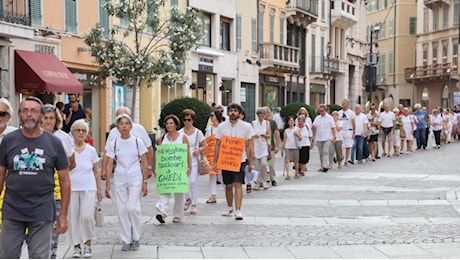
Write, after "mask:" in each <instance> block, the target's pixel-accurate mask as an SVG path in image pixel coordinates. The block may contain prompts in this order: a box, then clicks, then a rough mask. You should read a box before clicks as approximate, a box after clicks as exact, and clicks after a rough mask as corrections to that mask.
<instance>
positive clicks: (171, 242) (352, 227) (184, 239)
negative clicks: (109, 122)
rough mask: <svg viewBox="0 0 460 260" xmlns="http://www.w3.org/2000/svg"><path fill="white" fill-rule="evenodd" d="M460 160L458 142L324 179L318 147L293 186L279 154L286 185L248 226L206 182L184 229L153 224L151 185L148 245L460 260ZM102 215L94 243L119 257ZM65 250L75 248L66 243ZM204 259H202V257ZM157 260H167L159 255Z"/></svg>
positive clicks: (268, 197)
mask: <svg viewBox="0 0 460 260" xmlns="http://www.w3.org/2000/svg"><path fill="white" fill-rule="evenodd" d="M458 154H460V143H452V144H449V145H445V146H443V147H442V148H441V149H439V150H438V149H431V148H429V149H427V150H425V151H423V150H422V151H416V152H413V153H411V154H408V155H407V154H404V155H400V156H398V157H396V156H393V157H390V158H382V159H380V160H377V161H376V162H365V163H363V164H361V165H358V164H355V165H350V166H348V167H344V168H342V169H340V170H338V169H336V165H334V169H333V170H331V171H329V172H327V173H322V172H321V173H320V172H317V171H316V169H318V168H319V156H318V152H317V148H316V147H315V148H314V149H313V150H312V152H311V157H310V158H311V159H310V163H309V165H308V169H309V170H308V172H307V173H306V176H305V177H302V178H300V179H294V178H291V180H289V181H286V180H284V177H283V170H282V167H281V158H280V157H279V155H277V157H276V170H277V180H278V186H277V187H272V186H270V188H269V189H268V190H265V191H253V192H252V193H250V194H246V193H245V194H244V199H243V208H242V211H243V214H244V220H242V221H236V220H234V219H233V218H232V217H222V216H221V215H220V214H221V212H222V210H223V209H224V208H225V206H226V203H225V202H224V189H223V185H218V195H217V197H218V202H217V203H216V204H206V203H205V201H206V199H207V198H208V197H209V186H208V177H207V176H200V177H199V203H198V214H196V215H190V214H189V213H185V218H184V219H183V222H182V223H180V224H172V223H171V218H168V219H167V224H164V225H160V224H158V223H157V221H156V220H155V218H154V215H155V214H156V211H155V210H154V205H155V203H156V202H157V201H158V195H156V194H154V192H155V189H154V185H155V184H154V181H153V180H150V183H149V186H150V194H149V195H148V196H147V197H146V198H143V199H142V222H143V224H142V236H141V244H142V245H143V246H146V247H148V246H153V247H156V248H158V250H160V248H163V247H166V248H168V247H185V248H227V247H228V248H236V247H254V248H258V247H261V248H267V249H268V248H271V247H286V248H287V247H289V248H290V252H292V247H294V248H303V247H308V248H310V247H309V246H328V247H330V248H332V247H334V246H342V245H349V246H360V245H363V246H372V250H375V248H384V246H383V245H384V244H385V245H400V247H401V248H405V247H404V245H408V246H409V245H410V246H412V245H424V246H425V247H428V248H430V246H429V245H430V244H433V245H444V244H446V245H448V244H450V245H454V247H455V248H457V247H458V254H459V255H458V256H459V257H460V213H459V212H460V201H459V199H458V198H459V197H460V170H459V169H460V167H458V165H459V164H458V158H459V157H458ZM171 207H172V205H170V208H171ZM103 209H104V214H105V225H104V227H98V228H96V236H97V238H96V239H95V240H94V242H93V243H94V244H95V245H97V246H111V248H114V249H113V250H114V251H113V252H115V251H117V250H118V245H119V238H118V222H117V218H116V214H115V213H114V208H113V204H112V202H111V201H110V200H108V199H104V200H103ZM170 210H172V209H170ZM61 245H62V246H61V248H65V247H66V246H67V244H66V243H65V239H64V236H62V238H61ZM426 245H428V246H426ZM113 246H115V247H113ZM310 249H311V248H310ZM310 249H309V250H310ZM158 250H156V251H155V252H159V251H158ZM299 250H300V249H299ZM417 250H418V249H417ZM430 250H431V249H430ZM432 250H438V248H435V249H432ZM439 250H440V249H439ZM452 250H453V249H452ZM455 250H457V249H455ZM243 251H245V252H246V253H247V250H246V249H244V250H243ZM441 251H442V250H441ZM441 251H439V252H441ZM61 252H63V253H65V251H62V249H61ZM200 252H201V253H202V254H204V253H203V252H204V251H203V249H201V251H200ZM452 252H454V251H452ZM248 254H249V253H248ZM455 254H457V251H455ZM173 256H177V255H173ZM329 256H330V257H332V258H335V257H334V256H333V255H329ZM409 256H410V255H409ZM65 257H66V258H67V257H69V255H68V253H67V254H66V255H65ZM101 257H103V258H111V257H114V255H110V256H107V257H105V256H101ZM133 257H134V256H133ZM152 257H154V258H155V257H159V258H161V256H160V255H158V254H157V255H156V256H152ZM184 257H186V256H184ZM198 257H199V256H198ZM249 257H251V255H249ZM179 258H181V257H180V256H179ZM204 258H206V256H205V257H204Z"/></svg>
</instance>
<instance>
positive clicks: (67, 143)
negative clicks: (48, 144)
mask: <svg viewBox="0 0 460 260" xmlns="http://www.w3.org/2000/svg"><path fill="white" fill-rule="evenodd" d="M53 134H54V136H56V137H57V138H59V140H61V143H62V145H63V146H64V150H65V154H66V156H67V158H69V157H70V156H72V154H73V152H74V148H75V144H74V142H73V139H72V137H71V136H70V135H69V134H68V133H66V132H64V131H62V130H57V131H54V133H53Z"/></svg>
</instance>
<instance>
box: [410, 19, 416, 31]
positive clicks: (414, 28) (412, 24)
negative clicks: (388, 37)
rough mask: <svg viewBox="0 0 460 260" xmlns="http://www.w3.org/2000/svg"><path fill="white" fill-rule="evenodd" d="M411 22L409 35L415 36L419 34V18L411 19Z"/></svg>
mask: <svg viewBox="0 0 460 260" xmlns="http://www.w3.org/2000/svg"><path fill="white" fill-rule="evenodd" d="M409 20H410V21H409V24H410V27H409V33H410V34H412V35H414V34H416V33H417V17H410V18H409Z"/></svg>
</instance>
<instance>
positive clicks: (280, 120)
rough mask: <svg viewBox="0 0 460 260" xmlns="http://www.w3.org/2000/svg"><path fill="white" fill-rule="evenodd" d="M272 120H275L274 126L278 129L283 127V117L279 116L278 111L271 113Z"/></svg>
mask: <svg viewBox="0 0 460 260" xmlns="http://www.w3.org/2000/svg"><path fill="white" fill-rule="evenodd" d="M273 120H275V122H276V126H278V129H279V130H282V129H284V122H283V118H281V115H280V113H275V114H273Z"/></svg>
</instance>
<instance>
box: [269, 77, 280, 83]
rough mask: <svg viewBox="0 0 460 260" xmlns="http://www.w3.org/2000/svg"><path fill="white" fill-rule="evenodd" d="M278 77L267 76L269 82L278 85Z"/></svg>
mask: <svg viewBox="0 0 460 260" xmlns="http://www.w3.org/2000/svg"><path fill="white" fill-rule="evenodd" d="M278 79H279V78H278V77H272V76H267V81H268V82H273V83H278Z"/></svg>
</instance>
